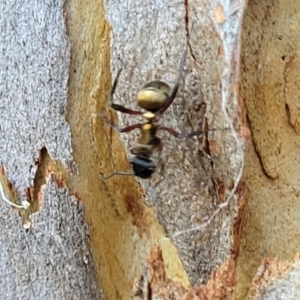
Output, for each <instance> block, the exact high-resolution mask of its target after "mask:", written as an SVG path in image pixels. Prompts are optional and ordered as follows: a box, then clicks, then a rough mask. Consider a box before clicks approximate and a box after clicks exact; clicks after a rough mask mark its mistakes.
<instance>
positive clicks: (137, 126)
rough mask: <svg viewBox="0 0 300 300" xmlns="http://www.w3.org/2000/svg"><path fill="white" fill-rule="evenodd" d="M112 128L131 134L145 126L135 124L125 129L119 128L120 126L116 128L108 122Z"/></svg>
mask: <svg viewBox="0 0 300 300" xmlns="http://www.w3.org/2000/svg"><path fill="white" fill-rule="evenodd" d="M106 123H107V124H108V125H109V126H110V127H111V128H113V129H115V130H116V131H118V132H129V131H132V130H134V129H138V128H141V127H142V125H143V124H140V123H138V124H133V125H130V126H127V127H124V128H119V127H118V126H115V125H114V124H112V123H110V122H106Z"/></svg>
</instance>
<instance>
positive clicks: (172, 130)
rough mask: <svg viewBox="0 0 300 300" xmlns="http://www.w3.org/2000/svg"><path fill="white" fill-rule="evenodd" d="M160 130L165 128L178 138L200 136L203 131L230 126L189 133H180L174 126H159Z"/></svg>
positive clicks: (213, 129)
mask: <svg viewBox="0 0 300 300" xmlns="http://www.w3.org/2000/svg"><path fill="white" fill-rule="evenodd" d="M159 129H160V130H165V131H167V132H168V133H169V134H171V135H173V136H175V137H178V138H188V137H193V136H199V135H202V134H203V133H206V132H209V131H217V130H228V129H229V128H228V127H225V128H212V129H208V130H199V131H194V132H189V133H179V132H177V131H175V130H174V129H172V128H169V127H159Z"/></svg>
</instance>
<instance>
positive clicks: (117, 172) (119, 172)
mask: <svg viewBox="0 0 300 300" xmlns="http://www.w3.org/2000/svg"><path fill="white" fill-rule="evenodd" d="M115 175H122V176H135V175H134V174H133V173H128V172H121V171H116V172H113V173H111V174H110V175H108V176H106V177H104V176H101V177H100V179H101V180H102V181H105V180H107V179H108V178H111V177H113V176H115Z"/></svg>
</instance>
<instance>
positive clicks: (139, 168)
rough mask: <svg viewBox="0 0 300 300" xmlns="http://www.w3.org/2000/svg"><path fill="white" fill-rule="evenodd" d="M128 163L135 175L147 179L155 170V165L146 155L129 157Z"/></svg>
mask: <svg viewBox="0 0 300 300" xmlns="http://www.w3.org/2000/svg"><path fill="white" fill-rule="evenodd" d="M130 163H131V165H132V169H133V173H134V175H135V176H137V177H140V178H143V179H148V178H150V177H151V175H152V174H153V173H154V172H155V168H156V166H155V164H154V162H153V161H152V160H151V159H150V158H148V157H143V156H133V157H132V158H131V159H130Z"/></svg>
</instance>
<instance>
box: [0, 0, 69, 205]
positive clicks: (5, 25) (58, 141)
mask: <svg viewBox="0 0 300 300" xmlns="http://www.w3.org/2000/svg"><path fill="white" fill-rule="evenodd" d="M63 3H64V1H59V0H57V1H51V3H46V2H44V1H34V0H30V1H24V2H20V1H9V2H7V1H0V11H1V17H0V29H1V30H0V41H1V42H0V44H1V45H2V51H1V52H0V77H1V85H0V97H1V101H0V119H1V122H0V163H1V165H2V166H3V167H4V169H5V173H6V175H7V177H8V180H9V181H10V182H11V184H12V185H13V186H14V187H15V188H16V191H17V193H18V194H19V197H20V199H21V200H25V199H26V193H25V190H26V189H27V188H29V187H31V186H32V185H33V180H34V178H35V174H36V171H37V163H38V160H39V151H40V150H41V149H42V148H43V147H46V148H47V150H48V153H49V155H50V156H51V158H52V159H54V160H59V161H61V162H62V163H63V165H64V167H66V168H69V169H71V170H73V171H74V164H73V162H72V157H71V151H72V149H71V135H70V129H69V126H68V124H67V123H66V120H65V112H66V103H67V81H68V76H69V63H70V47H69V42H68V39H67V37H66V35H65V26H64V19H63Z"/></svg>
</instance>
